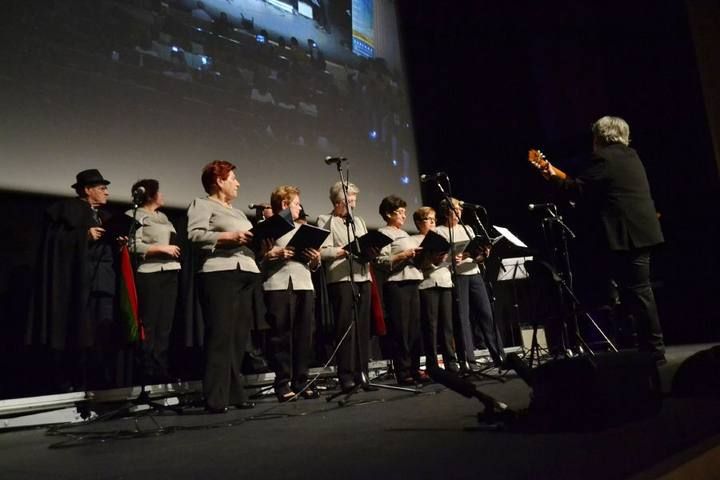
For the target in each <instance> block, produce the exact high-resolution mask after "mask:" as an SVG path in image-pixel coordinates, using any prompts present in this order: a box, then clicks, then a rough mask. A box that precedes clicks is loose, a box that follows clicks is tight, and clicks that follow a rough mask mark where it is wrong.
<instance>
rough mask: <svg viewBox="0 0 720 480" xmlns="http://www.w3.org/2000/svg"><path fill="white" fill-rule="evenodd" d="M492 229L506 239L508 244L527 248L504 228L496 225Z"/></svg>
mask: <svg viewBox="0 0 720 480" xmlns="http://www.w3.org/2000/svg"><path fill="white" fill-rule="evenodd" d="M493 228H494V229H495V230H497V231H498V233H500V235H502V236H503V237H505V238H507V240H508V242H510V243H512V244H513V245H515V246H516V247H520V248H529V247H528V246H527V245H525V243H523V241H522V240H520V239H519V238H518V237H516V236H515V234H513V233H512V232H511V231H510V230H508V229H507V228H505V227H498V226H497V225H493Z"/></svg>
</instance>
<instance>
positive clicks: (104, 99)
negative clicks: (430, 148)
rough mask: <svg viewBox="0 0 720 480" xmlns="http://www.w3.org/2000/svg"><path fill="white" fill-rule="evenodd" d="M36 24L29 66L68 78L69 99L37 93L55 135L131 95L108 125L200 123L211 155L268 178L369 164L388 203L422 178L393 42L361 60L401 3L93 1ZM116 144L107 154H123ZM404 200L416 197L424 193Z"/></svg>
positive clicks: (70, 5)
mask: <svg viewBox="0 0 720 480" xmlns="http://www.w3.org/2000/svg"><path fill="white" fill-rule="evenodd" d="M39 13H40V15H41V17H40V19H39V20H38V22H42V21H43V20H44V21H45V22H46V24H47V28H45V29H39V30H38V33H37V35H36V36H35V37H33V41H34V42H36V43H38V44H41V45H43V48H37V49H32V50H31V51H33V52H34V54H35V55H36V58H35V60H36V62H37V65H33V64H32V62H25V67H24V68H25V69H26V71H28V72H31V71H32V69H33V68H36V70H37V75H36V77H37V78H38V81H45V82H46V83H49V82H50V81H51V79H53V78H60V79H62V80H63V81H64V80H68V79H69V78H71V77H72V82H70V81H68V82H67V84H66V85H63V89H53V88H44V87H42V86H40V87H39V88H40V90H42V95H43V96H44V98H46V99H47V102H46V104H48V105H52V106H53V107H52V108H55V109H57V110H58V111H54V112H52V117H53V118H56V119H58V124H65V125H68V126H69V125H73V124H74V123H76V122H77V119H76V118H75V117H76V116H77V115H78V112H79V114H80V115H85V114H84V113H83V112H86V111H94V110H96V109H98V108H99V105H105V104H107V103H108V98H122V99H123V100H122V111H111V112H108V111H107V110H105V111H103V115H105V116H106V117H107V116H108V115H109V116H111V117H112V115H117V117H118V118H133V122H134V124H135V126H136V128H137V129H140V130H143V131H152V130H155V129H157V128H161V127H158V125H162V129H163V130H164V131H167V132H184V131H187V129H188V127H189V126H192V132H193V133H192V135H193V137H194V138H196V139H201V140H202V143H204V144H208V145H213V146H214V147H213V148H211V149H210V150H209V153H208V158H215V157H217V156H219V155H220V154H221V153H222V152H228V153H227V154H225V155H226V156H227V157H228V158H232V157H233V156H234V155H236V154H237V152H238V151H242V152H243V157H244V158H246V159H248V161H249V162H250V163H252V162H254V161H258V162H263V164H264V165H266V166H267V167H268V172H272V171H277V170H278V169H279V168H280V166H281V164H280V162H281V159H284V158H288V157H290V158H296V159H310V158H322V157H324V156H326V155H338V154H342V155H343V156H347V157H354V158H358V157H359V158H362V161H363V165H371V166H372V167H371V170H372V171H373V173H378V172H382V176H383V178H384V179H387V185H388V187H387V189H386V191H385V193H387V191H393V189H397V188H401V189H402V188H406V187H407V186H408V185H410V184H413V183H414V182H415V179H416V178H417V163H416V160H415V152H414V147H413V143H414V141H413V134H412V127H411V121H410V112H409V106H408V100H407V92H406V89H405V79H404V75H403V72H402V59H401V56H400V54H399V51H400V49H399V40H398V38H397V32H396V31H394V30H393V31H392V32H391V33H390V34H388V33H387V32H384V33H383V36H382V38H383V39H384V40H383V42H382V43H377V42H376V43H374V44H373V48H372V49H371V50H372V55H369V54H367V52H365V53H362V52H361V53H358V52H357V51H355V52H354V51H353V35H354V31H355V30H356V28H357V25H355V24H354V23H353V22H355V23H357V21H358V20H357V19H358V18H359V16H362V20H363V24H364V25H366V26H365V27H364V29H363V38H364V39H365V40H364V41H365V42H366V43H368V42H369V43H373V42H374V37H373V35H374V32H373V31H372V30H368V27H367V25H372V22H369V21H368V19H372V18H375V17H387V19H386V20H387V21H385V22H384V24H387V25H393V27H392V28H393V29H395V26H394V25H395V23H396V18H395V11H394V7H393V5H392V2H380V1H377V0H376V1H372V0H371V1H367V0H366V1H359V0H333V1H329V0H307V1H302V0H264V1H261V0H234V1H228V0H174V1H173V0H170V1H165V2H160V1H141V0H126V1H120V0H97V1H93V2H89V1H77V2H55V4H54V6H53V7H52V8H48V9H43V10H41V11H40V12H39ZM360 14H362V15H360ZM353 15H355V20H353V18H354V17H353ZM34 35H35V34H34ZM388 38H389V39H392V41H388ZM46 57H47V58H46ZM43 79H44V80H43ZM68 91H70V92H73V91H76V92H77V94H74V93H71V94H68V93H67V92H68ZM70 96H72V98H73V99H74V100H73V102H74V103H73V105H69V104H68V103H67V99H68V98H69V97H70ZM18 101H19V100H18ZM85 106H87V107H85ZM43 108H45V107H43ZM48 117H50V115H48ZM63 118H65V119H67V120H68V121H67V122H63V121H61V120H62V119H63ZM87 121H90V120H89V119H88V120H87ZM219 125H222V126H224V127H225V128H227V130H223V131H219V130H218V128H217V127H218V126H219ZM67 128H69V127H67ZM221 133H222V134H224V135H225V138H220V139H218V138H217V137H218V136H219V135H220V134H221ZM103 134H105V132H103ZM106 134H107V135H108V139H107V140H108V141H107V143H108V144H112V143H120V144H122V145H127V142H128V140H127V138H125V139H123V140H122V141H120V140H115V139H113V138H109V136H110V132H107V133H106ZM155 137H156V138H161V135H156V136H155ZM203 139H204V140H203ZM220 146H222V149H220V151H219V152H218V151H217V150H218V148H220ZM147 148H148V147H147V144H143V145H138V146H137V149H136V150H137V151H138V155H137V156H138V161H140V160H139V159H140V158H141V157H143V156H144V157H149V156H153V155H151V154H150V152H148V154H145V155H143V151H145V149H147ZM180 155H181V156H182V155H185V153H184V152H183V151H180ZM155 156H156V155H155ZM276 159H277V160H276ZM181 160H182V159H181ZM191 160H192V161H195V159H190V158H188V159H187V161H191ZM176 161H177V159H176ZM184 161H185V160H183V162H184ZM270 183H272V181H271V182H270ZM168 188H172V185H169V186H168ZM415 188H416V187H415ZM400 193H402V191H401V192H400ZM403 195H404V196H405V197H407V198H410V199H413V198H416V197H417V198H419V190H413V191H412V192H407V191H406V193H403ZM179 198H182V197H181V196H180V197H179Z"/></svg>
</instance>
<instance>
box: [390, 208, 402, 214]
mask: <svg viewBox="0 0 720 480" xmlns="http://www.w3.org/2000/svg"><path fill="white" fill-rule="evenodd" d="M390 215H405V209H404V208H398V209H397V210H395V211H393V212H391V213H390Z"/></svg>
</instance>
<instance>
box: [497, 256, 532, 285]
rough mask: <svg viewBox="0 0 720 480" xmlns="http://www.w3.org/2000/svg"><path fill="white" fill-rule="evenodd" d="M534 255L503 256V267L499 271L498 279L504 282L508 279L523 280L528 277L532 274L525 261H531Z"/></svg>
mask: <svg viewBox="0 0 720 480" xmlns="http://www.w3.org/2000/svg"><path fill="white" fill-rule="evenodd" d="M532 260H533V257H514V258H503V259H502V260H501V262H502V268H501V269H500V271H499V272H498V277H497V281H498V282H502V281H506V280H521V279H523V278H528V277H529V276H530V274H529V273H528V271H527V266H526V265H525V262H531V261H532Z"/></svg>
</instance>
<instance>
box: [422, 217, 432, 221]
mask: <svg viewBox="0 0 720 480" xmlns="http://www.w3.org/2000/svg"><path fill="white" fill-rule="evenodd" d="M420 220H422V221H423V222H434V221H435V217H422V218H421V219H420Z"/></svg>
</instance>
